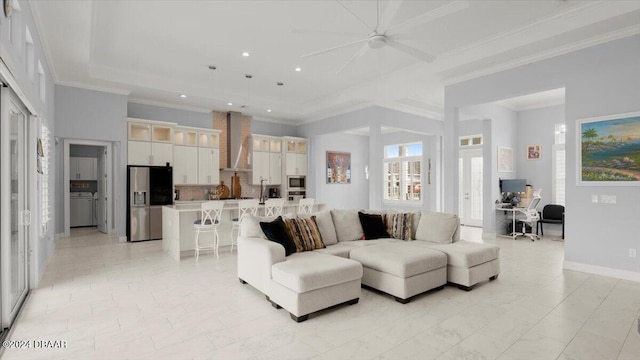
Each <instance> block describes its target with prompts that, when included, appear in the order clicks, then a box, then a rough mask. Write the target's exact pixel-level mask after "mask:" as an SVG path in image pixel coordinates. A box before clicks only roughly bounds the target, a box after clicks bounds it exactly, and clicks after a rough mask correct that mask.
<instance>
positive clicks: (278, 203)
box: [264, 199, 284, 216]
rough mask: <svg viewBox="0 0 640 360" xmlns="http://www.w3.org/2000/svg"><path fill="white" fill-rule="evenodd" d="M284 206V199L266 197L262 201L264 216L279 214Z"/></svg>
mask: <svg viewBox="0 0 640 360" xmlns="http://www.w3.org/2000/svg"><path fill="white" fill-rule="evenodd" d="M283 208H284V199H267V201H265V202H264V216H280V215H282V209H283Z"/></svg>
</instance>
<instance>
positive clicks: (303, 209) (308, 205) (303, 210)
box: [298, 198, 316, 215]
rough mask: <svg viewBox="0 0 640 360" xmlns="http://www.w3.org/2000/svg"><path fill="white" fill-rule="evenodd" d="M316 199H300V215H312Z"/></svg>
mask: <svg viewBox="0 0 640 360" xmlns="http://www.w3.org/2000/svg"><path fill="white" fill-rule="evenodd" d="M315 202H316V199H309V198H307V199H300V202H299V203H298V214H309V215H310V214H311V213H312V212H313V204H314V203H315Z"/></svg>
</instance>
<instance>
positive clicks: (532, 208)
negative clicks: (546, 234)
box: [518, 189, 542, 241]
mask: <svg viewBox="0 0 640 360" xmlns="http://www.w3.org/2000/svg"><path fill="white" fill-rule="evenodd" d="M540 193H542V189H538V190H536V191H534V192H533V198H532V199H531V202H530V203H529V206H527V208H526V209H524V210H522V213H523V214H524V215H525V218H524V219H520V220H519V221H520V222H522V223H523V224H522V233H521V234H518V235H521V236H528V237H529V238H530V239H531V241H534V240H536V239H537V240H540V237H539V236H538V234H534V233H533V232H530V233H528V232H527V227H526V225H525V224H528V225H529V226H531V229H533V223H534V222H535V223H537V222H538V220H540V215H539V213H538V210H537V207H538V204H540V200H542V198H541V197H540ZM536 230H537V225H536ZM536 232H537V231H536Z"/></svg>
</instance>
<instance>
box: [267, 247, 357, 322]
mask: <svg viewBox="0 0 640 360" xmlns="http://www.w3.org/2000/svg"><path fill="white" fill-rule="evenodd" d="M271 276H272V279H273V282H272V289H271V290H272V291H270V294H271V296H270V297H268V298H267V299H268V300H269V301H270V302H271V304H272V305H273V306H274V307H275V308H279V307H283V308H285V309H286V310H287V311H289V313H290V314H291V318H292V319H293V320H295V321H296V322H301V321H305V320H307V319H308V317H309V314H310V313H313V312H316V311H318V310H322V309H326V308H328V307H332V306H335V305H339V304H342V303H348V304H350V305H353V304H356V303H357V302H358V300H359V299H360V285H361V283H360V279H361V278H362V265H360V263H359V262H357V261H353V260H350V259H345V258H343V257H340V256H333V255H328V254H321V253H317V252H311V251H306V252H301V253H295V254H292V255H290V256H288V257H287V259H286V260H285V261H282V262H279V263H277V264H274V265H273V266H272V268H271Z"/></svg>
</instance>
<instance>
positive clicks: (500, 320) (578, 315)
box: [2, 229, 640, 360]
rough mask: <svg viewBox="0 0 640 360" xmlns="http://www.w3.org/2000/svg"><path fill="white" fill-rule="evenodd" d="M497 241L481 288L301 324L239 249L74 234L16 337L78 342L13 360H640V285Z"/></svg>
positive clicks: (372, 301) (10, 355)
mask: <svg viewBox="0 0 640 360" xmlns="http://www.w3.org/2000/svg"><path fill="white" fill-rule="evenodd" d="M463 234H464V235H463V237H464V238H466V239H471V240H475V241H482V240H480V233H479V231H477V229H464V232H463ZM487 242H491V243H495V244H497V245H499V246H500V247H501V267H502V272H501V274H500V277H499V278H498V279H497V280H496V281H494V282H491V283H483V284H480V285H479V286H476V288H474V289H473V291H471V292H464V291H461V290H459V289H457V288H455V287H445V289H444V290H442V291H438V292H434V293H429V294H425V295H421V296H418V297H417V298H415V299H414V300H413V301H412V302H411V303H409V304H407V305H401V304H399V303H397V302H395V301H393V299H392V298H391V297H390V296H387V295H384V294H380V293H375V292H371V291H367V290H364V289H363V290H362V297H361V300H360V303H358V304H357V305H353V306H343V307H339V308H336V309H332V310H328V311H324V312H322V313H320V314H317V315H316V316H311V317H310V318H309V320H308V321H306V322H304V323H300V324H297V323H294V322H293V321H292V320H291V319H290V318H289V315H288V313H287V312H286V311H284V310H282V309H281V310H276V309H274V308H272V307H271V305H270V304H269V303H268V302H267V301H266V300H265V298H264V296H263V295H262V294H260V293H259V292H258V291H256V290H255V289H253V288H252V287H251V286H248V285H241V284H240V283H239V282H238V279H237V276H236V255H235V253H234V254H230V253H228V252H224V253H222V254H221V256H220V259H219V260H216V259H215V257H214V256H201V258H200V261H199V262H195V261H194V259H191V258H190V259H186V260H184V261H182V262H181V263H177V262H175V261H173V260H171V259H170V258H169V257H168V256H166V255H164V254H163V252H162V247H161V242H159V241H154V242H143V243H135V244H128V243H124V244H123V243H118V241H117V240H116V239H115V238H111V237H108V236H105V235H98V234H97V233H95V232H87V231H86V230H79V231H73V232H72V237H71V238H67V239H60V240H59V241H58V243H57V247H56V251H55V253H54V255H53V257H52V258H51V260H50V263H49V265H48V268H47V270H46V273H45V274H44V277H43V279H42V282H41V284H40V287H39V288H38V289H35V290H33V291H32V292H31V295H30V297H29V299H28V301H27V304H26V306H25V308H24V311H23V312H22V314H21V315H20V317H19V319H18V321H17V323H16V326H15V328H14V330H13V333H12V334H11V335H10V339H13V340H16V339H23V340H27V339H30V340H34V339H38V340H43V339H44V340H65V341H66V342H67V348H66V349H29V350H16V349H7V350H5V352H4V354H3V355H2V359H3V360H13V359H20V360H26V359H82V360H85V359H109V360H111V359H172V360H173V359H225V360H227V359H308V358H312V359H332V360H334V359H394V360H396V359H421V360H425V359H536V360H540V359H567V360H568V359H580V360H585V359H607V360H609V359H620V360H622V359H634V360H637V359H640V335H639V334H638V332H637V320H636V319H637V318H638V316H639V315H640V283H634V282H629V281H624V280H618V279H613V278H607V277H602V276H594V275H589V274H585V273H580V272H573V271H563V270H562V259H563V243H562V242H559V241H551V240H550V239H548V238H545V239H543V240H541V241H538V242H531V241H529V240H526V239H518V240H516V241H512V240H510V239H503V238H499V239H496V240H487Z"/></svg>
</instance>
